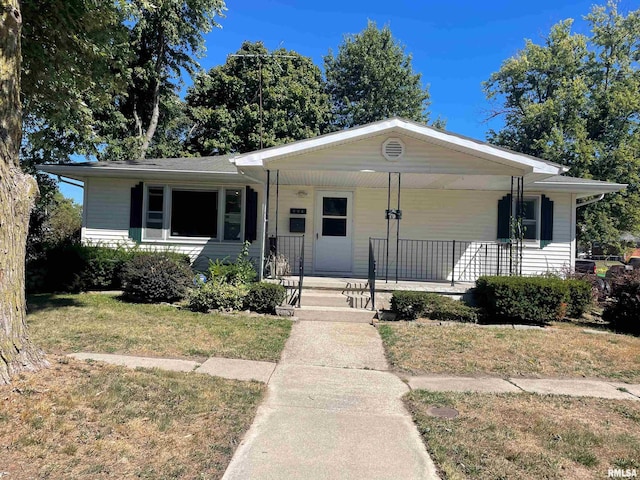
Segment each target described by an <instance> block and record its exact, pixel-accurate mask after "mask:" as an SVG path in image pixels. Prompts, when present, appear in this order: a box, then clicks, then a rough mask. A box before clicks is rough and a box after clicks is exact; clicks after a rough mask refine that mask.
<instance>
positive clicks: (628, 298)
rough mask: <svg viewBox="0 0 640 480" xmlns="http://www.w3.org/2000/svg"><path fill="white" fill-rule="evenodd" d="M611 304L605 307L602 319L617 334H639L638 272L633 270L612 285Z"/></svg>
mask: <svg viewBox="0 0 640 480" xmlns="http://www.w3.org/2000/svg"><path fill="white" fill-rule="evenodd" d="M611 296H612V298H613V302H612V303H610V304H609V305H607V306H606V307H605V309H604V312H603V313H602V319H603V320H605V321H607V322H609V324H610V326H611V328H613V329H614V330H617V331H619V332H626V333H632V334H634V335H638V334H640V270H634V271H633V272H629V273H627V274H625V275H623V276H621V277H620V278H618V279H617V281H616V282H615V283H613V284H612V292H611Z"/></svg>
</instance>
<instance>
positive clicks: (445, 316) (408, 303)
mask: <svg viewBox="0 0 640 480" xmlns="http://www.w3.org/2000/svg"><path fill="white" fill-rule="evenodd" d="M391 310H392V311H394V312H395V313H396V314H397V315H398V316H399V317H400V318H404V319H407V320H415V319H416V318H418V317H421V316H425V317H428V318H431V319H433V320H452V321H458V322H476V321H477V320H478V312H477V310H476V309H475V308H473V307H470V306H468V305H466V304H464V303H463V302H459V301H457V300H454V299H453V298H449V297H444V296H442V295H438V294H437V293H430V292H410V291H404V290H398V291H395V292H393V295H392V296H391Z"/></svg>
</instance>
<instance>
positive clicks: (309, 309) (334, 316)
mask: <svg viewBox="0 0 640 480" xmlns="http://www.w3.org/2000/svg"><path fill="white" fill-rule="evenodd" d="M375 314H376V312H374V311H371V310H364V309H359V308H348V307H317V306H316V307H314V306H304V305H303V306H302V307H300V308H296V310H295V316H296V317H298V320H303V321H308V322H348V323H371V321H372V320H373V317H374V316H375Z"/></svg>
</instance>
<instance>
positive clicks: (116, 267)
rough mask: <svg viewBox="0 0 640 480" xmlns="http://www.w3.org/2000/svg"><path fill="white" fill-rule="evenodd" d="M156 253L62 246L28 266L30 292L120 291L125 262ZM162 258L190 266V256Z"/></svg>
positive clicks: (174, 254) (181, 255)
mask: <svg viewBox="0 0 640 480" xmlns="http://www.w3.org/2000/svg"><path fill="white" fill-rule="evenodd" d="M154 254H155V252H149V251H143V250H139V249H136V248H127V247H116V248H109V247H103V246H96V245H80V244H63V245H59V246H56V247H54V248H51V249H49V250H47V251H46V252H45V254H44V256H43V257H41V258H38V259H36V260H34V261H31V262H28V263H27V265H26V285H27V292H29V293H41V292H47V293H50V292H71V293H75V292H81V291H88V290H120V289H121V288H122V281H121V272H122V267H123V265H124V264H125V262H127V261H129V260H130V259H132V258H133V257H135V256H139V255H154ZM163 255H165V256H168V257H170V258H173V259H175V260H176V261H178V262H180V263H184V264H185V265H189V261H190V260H189V256H188V255H184V254H179V253H173V252H166V253H163Z"/></svg>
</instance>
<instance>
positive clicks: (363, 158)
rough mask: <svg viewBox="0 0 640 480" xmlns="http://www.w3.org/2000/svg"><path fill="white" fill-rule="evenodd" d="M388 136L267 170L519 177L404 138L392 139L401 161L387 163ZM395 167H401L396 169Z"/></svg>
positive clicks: (475, 159)
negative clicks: (385, 145)
mask: <svg viewBox="0 0 640 480" xmlns="http://www.w3.org/2000/svg"><path fill="white" fill-rule="evenodd" d="M389 136H390V135H389V133H385V134H381V135H376V136H373V137H370V138H365V139H362V140H358V141H354V142H350V143H345V144H340V145H335V146H332V147H328V148H323V149H320V150H317V151H313V152H309V153H304V154H301V155H296V156H292V157H287V158H283V159H279V160H274V161H272V162H270V163H269V164H268V166H267V168H269V169H271V170H277V169H280V170H305V171H309V170H335V171H341V172H358V171H360V170H375V171H377V172H384V171H397V170H398V168H401V169H402V170H401V171H402V172H404V173H411V172H420V173H430V174H441V173H454V174H464V175H477V174H483V175H521V174H522V171H521V170H518V169H515V168H513V167H508V166H506V165H503V164H500V163H497V162H493V161H489V160H485V159H481V158H479V157H477V156H473V155H469V154H466V153H462V152H459V151H456V150H453V149H449V148H445V147H442V146H439V145H435V144H433V143H428V142H425V141H423V140H418V139H417V138H413V137H410V136H408V135H393V136H394V137H397V138H399V139H400V140H401V141H402V143H404V146H405V151H404V155H403V157H402V160H401V161H399V162H390V161H388V160H386V159H385V158H384V157H383V154H382V144H383V143H384V141H385V140H386V139H388V138H389ZM399 165H402V166H401V167H399Z"/></svg>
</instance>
